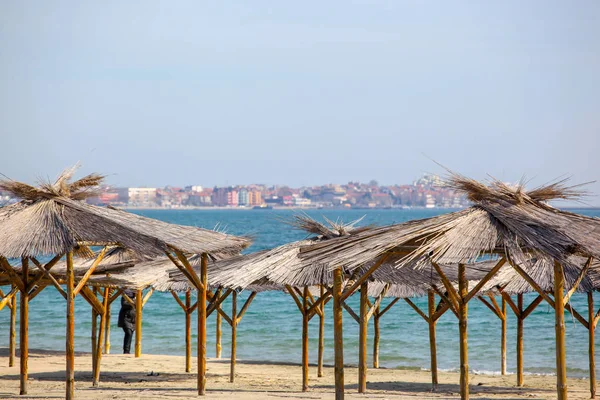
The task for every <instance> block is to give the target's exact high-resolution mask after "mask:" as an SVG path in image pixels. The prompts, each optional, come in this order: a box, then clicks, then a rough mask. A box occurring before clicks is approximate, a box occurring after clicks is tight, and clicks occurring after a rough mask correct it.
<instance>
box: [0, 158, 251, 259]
mask: <svg viewBox="0 0 600 400" xmlns="http://www.w3.org/2000/svg"><path fill="white" fill-rule="evenodd" d="M73 173H74V168H71V169H68V170H66V171H65V172H63V173H62V174H61V175H60V176H59V177H58V179H57V180H56V181H55V183H53V184H49V183H44V184H42V185H40V186H39V187H33V186H30V185H27V184H24V183H20V182H15V181H10V180H2V181H0V189H3V190H5V191H8V192H10V193H11V194H13V195H14V196H16V197H19V198H21V199H23V200H21V201H20V202H19V203H16V204H13V205H9V206H5V207H2V208H0V255H2V256H4V257H7V258H18V257H32V256H33V257H35V256H40V255H54V254H64V253H66V252H68V251H71V250H74V249H77V248H78V247H79V243H81V242H91V243H115V244H119V245H121V246H123V247H125V248H128V249H132V250H134V251H136V252H138V253H141V254H146V255H149V256H157V255H162V254H164V252H165V251H168V250H169V249H170V248H171V247H175V248H177V249H179V250H181V251H184V252H187V253H209V254H212V253H217V252H232V253H238V252H239V251H240V250H241V249H243V248H245V247H247V246H248V245H249V244H250V242H249V240H248V239H246V238H240V237H235V236H231V235H226V234H223V233H219V232H214V231H210V230H205V229H200V228H196V227H191V226H181V225H175V224H169V223H166V222H162V221H157V220H153V219H150V218H145V217H141V216H138V215H135V214H131V213H128V212H125V211H119V210H115V209H112V208H104V207H96V206H92V205H89V204H86V203H84V202H82V201H80V200H82V199H85V198H86V197H89V196H93V195H96V189H97V186H98V185H99V184H100V183H101V181H102V176H100V175H96V174H92V175H88V176H86V177H84V178H82V179H80V180H77V181H75V182H70V180H71V177H72V175H73Z"/></svg>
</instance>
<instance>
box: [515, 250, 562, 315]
mask: <svg viewBox="0 0 600 400" xmlns="http://www.w3.org/2000/svg"><path fill="white" fill-rule="evenodd" d="M509 264H510V265H511V266H512V267H513V268H514V269H515V271H517V273H518V274H519V275H521V276H522V277H523V279H525V280H526V281H527V283H529V284H530V285H531V287H532V288H534V289H535V290H536V291H537V292H538V293H539V294H540V295H541V296H542V297H543V298H544V300H546V301H547V302H548V304H550V305H551V306H552V308H554V300H552V299H551V298H550V296H548V295H547V294H546V292H544V291H543V290H542V288H541V287H540V285H538V284H537V283H536V282H535V281H534V280H533V278H532V277H531V276H529V274H528V273H527V272H525V270H523V268H521V267H520V266H519V265H517V264H514V263H513V262H511V261H510V260H509Z"/></svg>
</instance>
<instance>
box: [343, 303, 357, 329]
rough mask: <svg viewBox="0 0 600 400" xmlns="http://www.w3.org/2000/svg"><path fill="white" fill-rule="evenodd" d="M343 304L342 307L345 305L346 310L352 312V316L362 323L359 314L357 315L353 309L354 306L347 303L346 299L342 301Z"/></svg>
mask: <svg viewBox="0 0 600 400" xmlns="http://www.w3.org/2000/svg"><path fill="white" fill-rule="evenodd" d="M341 304H342V307H344V308H345V309H346V311H348V314H350V316H351V317H352V318H354V320H355V321H356V322H358V323H359V324H360V318H359V317H358V315H356V313H355V312H354V310H352V308H350V306H349V305H348V304H346V302H345V301H342V302H341Z"/></svg>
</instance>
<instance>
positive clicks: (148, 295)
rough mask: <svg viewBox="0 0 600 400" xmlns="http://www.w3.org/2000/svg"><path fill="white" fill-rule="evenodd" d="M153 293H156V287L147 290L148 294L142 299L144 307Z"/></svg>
mask: <svg viewBox="0 0 600 400" xmlns="http://www.w3.org/2000/svg"><path fill="white" fill-rule="evenodd" d="M152 293H154V288H150V290H148V292H146V295H145V296H144V299H143V300H142V307H144V306H145V305H146V303H147V302H148V300H149V299H150V296H152Z"/></svg>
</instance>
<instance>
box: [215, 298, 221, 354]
mask: <svg viewBox="0 0 600 400" xmlns="http://www.w3.org/2000/svg"><path fill="white" fill-rule="evenodd" d="M220 297H221V289H219V290H217V293H215V301H216V300H217V299H219V298H220ZM222 325H223V318H222V317H221V314H219V313H218V312H217V323H216V332H215V346H216V348H215V355H216V358H221V351H222V350H223V346H222V345H221V336H222V333H221V326H222Z"/></svg>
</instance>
